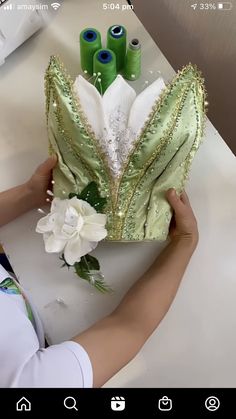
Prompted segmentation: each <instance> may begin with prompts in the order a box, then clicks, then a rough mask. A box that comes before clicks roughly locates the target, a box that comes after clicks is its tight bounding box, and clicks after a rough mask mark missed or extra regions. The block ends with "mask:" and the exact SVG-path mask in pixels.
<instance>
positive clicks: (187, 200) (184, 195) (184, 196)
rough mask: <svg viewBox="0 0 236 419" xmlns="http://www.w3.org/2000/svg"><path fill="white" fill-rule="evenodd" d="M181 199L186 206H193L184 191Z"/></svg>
mask: <svg viewBox="0 0 236 419" xmlns="http://www.w3.org/2000/svg"><path fill="white" fill-rule="evenodd" d="M180 199H181V201H182V202H183V203H184V204H185V205H188V206H189V207H190V206H191V205H190V202H189V198H188V195H187V194H186V192H185V191H183V192H182V194H181V195H180Z"/></svg>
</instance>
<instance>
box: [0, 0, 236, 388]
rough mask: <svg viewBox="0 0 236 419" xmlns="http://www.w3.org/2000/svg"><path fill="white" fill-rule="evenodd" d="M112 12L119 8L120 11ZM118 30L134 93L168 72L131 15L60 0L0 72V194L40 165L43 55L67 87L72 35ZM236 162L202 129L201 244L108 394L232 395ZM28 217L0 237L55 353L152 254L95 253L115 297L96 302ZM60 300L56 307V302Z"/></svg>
mask: <svg viewBox="0 0 236 419" xmlns="http://www.w3.org/2000/svg"><path fill="white" fill-rule="evenodd" d="M120 3H121V4H122V3H124V4H126V2H125V1H121V2H120ZM114 23H120V24H123V25H124V26H126V28H127V29H128V32H129V37H130V38H133V37H138V38H139V39H140V40H141V42H142V44H143V63H144V68H143V74H142V77H141V79H140V80H139V81H138V82H135V87H136V88H137V91H140V90H141V89H142V88H143V87H144V86H145V81H146V80H149V81H152V80H153V79H154V78H157V77H158V76H159V75H160V74H161V75H162V76H163V77H164V79H165V80H166V81H168V80H170V78H171V77H172V76H173V74H174V71H173V69H172V68H171V66H170V65H169V63H168V62H167V60H166V59H165V57H164V56H163V54H162V53H161V51H160V50H159V49H158V47H157V46H156V45H155V44H154V42H153V41H152V39H151V38H150V36H149V35H148V33H147V32H146V31H145V29H144V28H143V26H142V25H141V23H140V22H139V20H138V19H137V18H136V16H135V14H134V13H133V12H131V11H128V12H127V11H126V12H122V11H121V10H120V11H118V10H116V11H114V12H111V11H106V12H104V11H103V10H102V2H100V1H99V2H98V1H97V0H90V2H89V7H88V2H87V1H85V0H80V1H78V0H67V1H66V2H64V4H63V7H61V10H60V11H59V12H58V15H57V17H56V18H55V19H54V21H53V22H52V23H51V24H50V25H49V26H48V27H47V28H46V29H45V30H43V31H42V32H40V33H38V34H37V35H36V36H34V37H33V38H32V39H31V40H30V41H28V42H27V43H26V44H25V45H23V46H22V47H21V48H20V49H18V50H17V51H15V53H14V54H13V55H12V56H10V57H9V58H8V59H7V61H6V64H5V65H4V66H3V67H2V68H0V92H1V102H0V147H1V154H0V189H1V190H4V189H6V188H8V187H11V186H13V185H16V184H18V183H20V182H23V181H24V180H26V179H27V178H28V177H29V176H30V175H31V174H32V172H33V170H34V168H35V166H36V165H37V164H38V163H39V162H41V161H42V159H44V158H45V157H46V155H47V135H46V125H45V116H44V91H43V73H44V70H45V68H46V66H47V63H48V59H49V55H50V54H59V55H60V56H61V57H62V59H63V61H64V63H65V64H66V66H67V68H68V70H69V72H70V73H71V75H72V76H73V77H74V76H75V75H77V74H78V73H79V72H80V65H79V46H78V39H79V32H80V30H82V29H83V28H85V27H87V26H90V27H96V28H97V29H98V30H100V31H101V32H102V33H103V37H104V38H105V34H106V30H107V28H108V26H110V25H112V24H114ZM235 188H236V161H235V157H234V156H233V154H232V153H231V151H230V150H229V148H228V147H227V145H226V144H225V142H224V141H223V140H222V138H221V137H220V136H219V134H218V133H217V131H216V130H215V128H214V127H213V126H212V124H211V123H210V122H209V121H208V122H207V127H206V135H205V141H204V143H203V145H202V146H201V148H200V150H199V152H198V154H197V156H196V158H195V160H194V163H193V166H192V171H191V176H190V182H189V185H188V187H187V191H188V193H189V196H190V199H191V202H192V205H193V207H194V210H195V213H196V216H197V219H198V223H199V230H200V243H199V246H198V249H197V251H196V252H195V254H194V256H193V258H192V261H191V263H190V265H189V267H188V270H187V272H186V274H185V277H184V280H183V282H182V285H181V287H180V290H179V292H178V294H177V297H176V299H175V301H174V303H173V305H172V307H171V309H170V311H169V313H168V314H167V315H166V317H165V319H164V320H163V321H162V323H161V325H160V327H159V328H158V329H157V330H156V332H155V333H154V334H153V336H152V337H151V338H150V339H149V341H148V342H147V343H146V345H145V346H144V348H143V349H142V351H141V352H140V353H139V355H138V356H137V357H136V358H135V359H134V360H133V361H132V362H131V363H130V364H129V365H128V366H127V367H125V368H124V369H123V370H122V371H121V372H120V373H119V374H117V375H116V376H115V377H114V378H113V379H112V380H110V381H109V382H108V383H107V386H113V387H120V386H124V387H133V386H134V387H141V386H144V387H152V386H153V387H173V386H174V387H195V386H199V387H200V386H203V387H215V386H216V387H217V386H218V387H221V386H223V387H227V386H232V387H235V386H236V374H235V370H236V355H235V354H236V335H235V330H236V304H235V295H236V264H235V254H236V252H235V251H236V245H235V237H236V213H235V207H236V193H235V191H236V189H235ZM39 218H40V214H38V213H37V211H36V210H35V211H32V212H31V213H28V214H25V215H24V216H22V217H20V218H19V219H17V220H16V221H14V222H12V223H11V224H9V225H7V226H5V227H4V228H2V229H1V231H0V241H1V242H2V243H3V245H4V248H5V250H6V253H7V254H8V255H9V258H10V261H11V263H12V265H13V268H14V269H15V272H16V274H17V275H18V276H19V279H20V281H21V283H22V285H23V286H24V287H25V288H26V289H27V290H28V291H30V293H31V295H32V297H33V300H34V302H35V304H36V306H37V308H38V310H39V313H40V315H41V318H42V320H43V323H44V326H45V330H46V333H47V336H48V339H49V341H50V342H51V343H57V342H60V341H62V340H65V339H67V338H70V337H71V336H73V335H74V334H76V333H78V332H80V331H82V330H83V329H85V328H87V327H88V326H90V325H91V324H92V323H94V322H95V321H96V320H98V319H99V318H101V317H102V316H104V315H105V314H107V313H109V312H110V311H111V310H112V309H113V308H114V307H115V306H116V305H117V303H118V302H119V301H120V299H121V297H122V296H123V295H124V293H125V292H126V291H127V289H128V288H129V287H130V285H131V284H132V283H134V281H135V280H136V279H137V277H138V276H139V275H140V274H141V273H142V272H143V271H144V269H145V268H146V267H147V266H148V265H149V264H150V262H151V261H152V260H153V259H154V257H155V256H156V255H157V254H158V253H159V251H160V249H161V247H162V246H163V245H160V244H159V243H157V242H155V243H136V244H134V243H131V244H119V243H102V244H100V245H99V247H98V249H97V250H96V251H95V252H94V254H95V255H96V256H97V257H99V259H100V261H101V263H102V269H103V272H104V274H105V277H106V280H107V282H109V284H110V285H111V286H112V287H113V289H114V290H115V293H114V295H112V296H103V295H100V294H98V293H97V292H96V290H93V289H92V288H91V287H89V286H88V285H87V284H86V283H84V282H83V281H82V280H80V279H78V278H77V277H75V276H74V275H73V273H72V272H71V273H70V272H68V271H67V270H66V269H65V268H64V269H61V268H60V261H59V260H58V256H57V255H48V254H46V253H45V252H44V248H43V242H42V237H41V236H40V235H38V234H36V233H35V225H36V222H37V220H38V219H39ZM57 299H61V300H62V301H63V302H61V303H60V302H57V301H56V300H57Z"/></svg>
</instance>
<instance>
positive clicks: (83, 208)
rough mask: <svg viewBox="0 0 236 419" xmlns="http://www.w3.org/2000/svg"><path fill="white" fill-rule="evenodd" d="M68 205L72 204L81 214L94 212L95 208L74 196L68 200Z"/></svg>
mask: <svg viewBox="0 0 236 419" xmlns="http://www.w3.org/2000/svg"><path fill="white" fill-rule="evenodd" d="M70 205H71V206H73V207H74V208H75V209H76V211H77V212H78V213H79V214H81V215H83V216H85V215H92V214H96V210H95V209H94V208H93V207H92V206H91V205H90V204H89V203H88V202H87V201H84V200H83V199H78V198H76V197H74V198H72V199H71V200H70Z"/></svg>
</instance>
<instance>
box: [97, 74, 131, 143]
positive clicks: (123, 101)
mask: <svg viewBox="0 0 236 419" xmlns="http://www.w3.org/2000/svg"><path fill="white" fill-rule="evenodd" d="M135 98H136V92H135V90H134V89H133V88H132V87H131V86H130V85H129V84H128V83H127V82H126V81H125V80H124V79H123V77H122V76H120V75H118V76H117V77H116V79H115V80H114V81H113V83H112V84H111V85H110V86H109V87H108V89H107V90H106V92H105V93H104V95H103V109H104V114H105V118H106V120H107V125H108V126H109V129H110V130H111V131H112V134H113V135H114V136H115V137H117V135H118V134H119V132H120V131H121V129H122V128H123V126H122V125H123V123H124V122H125V121H124V120H123V119H122V118H120V120H119V121H117V124H113V126H111V124H110V122H111V120H112V116H113V115H114V114H115V113H116V110H117V109H118V111H119V113H120V115H125V116H126V121H128V117H129V113H130V109H131V106H132V105H133V102H134V100H135Z"/></svg>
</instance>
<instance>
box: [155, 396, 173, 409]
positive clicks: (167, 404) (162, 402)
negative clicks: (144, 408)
mask: <svg viewBox="0 0 236 419" xmlns="http://www.w3.org/2000/svg"><path fill="white" fill-rule="evenodd" d="M158 409H159V410H161V411H166V412H168V411H169V410H171V409H172V400H171V399H168V397H167V396H163V397H162V399H159V400H158Z"/></svg>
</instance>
